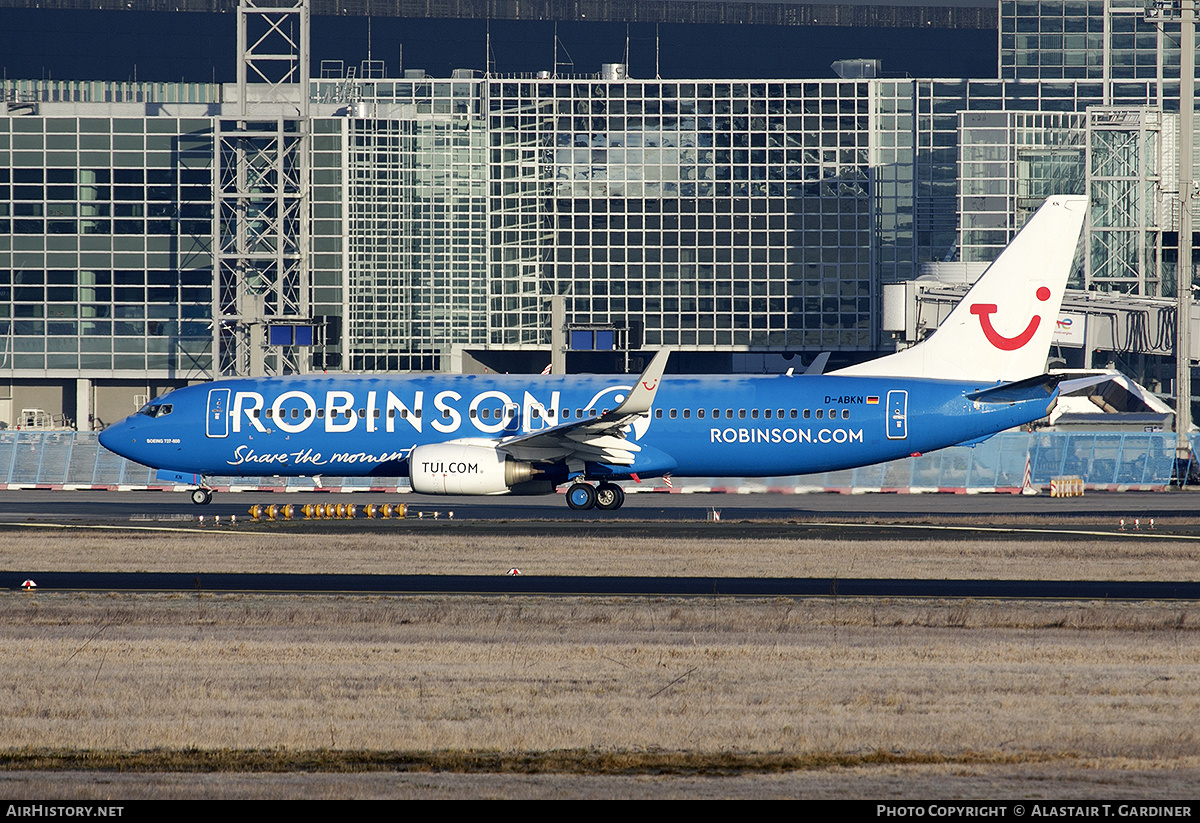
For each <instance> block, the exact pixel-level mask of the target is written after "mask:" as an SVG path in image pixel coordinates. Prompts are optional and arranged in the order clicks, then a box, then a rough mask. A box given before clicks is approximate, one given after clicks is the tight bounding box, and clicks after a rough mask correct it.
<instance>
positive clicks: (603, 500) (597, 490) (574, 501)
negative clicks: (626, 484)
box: [567, 483, 625, 511]
mask: <svg viewBox="0 0 1200 823" xmlns="http://www.w3.org/2000/svg"><path fill="white" fill-rule="evenodd" d="M624 502H625V490H624V489H622V488H621V487H620V486H618V485H616V484H615V483H601V484H600V485H599V486H598V487H597V486H592V485H591V484H590V483H573V484H572V485H571V487H570V488H569V489H567V505H568V506H570V507H571V508H572V509H590V508H598V509H605V510H607V511H611V510H613V509H619V508H621V504H622V503H624Z"/></svg>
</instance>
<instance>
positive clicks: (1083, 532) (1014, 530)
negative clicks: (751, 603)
mask: <svg viewBox="0 0 1200 823" xmlns="http://www.w3.org/2000/svg"><path fill="white" fill-rule="evenodd" d="M804 525H806V526H820V527H821V528H841V529H844V528H860V529H862V528H865V529H913V530H920V531H961V532H995V533H997V534H1068V535H1076V536H1084V537H1151V538H1156V539H1159V540H1200V534H1166V533H1164V532H1157V531H1149V530H1146V531H1124V532H1122V531H1114V532H1103V531H1093V530H1088V529H1048V528H1021V527H1016V526H1003V527H1002V526H937V525H933V524H918V523H805V524H804Z"/></svg>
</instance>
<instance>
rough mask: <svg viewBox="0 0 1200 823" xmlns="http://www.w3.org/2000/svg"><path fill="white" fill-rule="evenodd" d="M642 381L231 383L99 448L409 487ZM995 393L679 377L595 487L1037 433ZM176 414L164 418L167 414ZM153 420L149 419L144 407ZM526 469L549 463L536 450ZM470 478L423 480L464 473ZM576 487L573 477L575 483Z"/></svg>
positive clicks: (792, 468)
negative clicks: (434, 460) (469, 454)
mask: <svg viewBox="0 0 1200 823" xmlns="http://www.w3.org/2000/svg"><path fill="white" fill-rule="evenodd" d="M635 379H636V377H635V376H633V375H619V376H610V375H571V376H526V375H433V376H411V377H394V376H378V377H372V376H336V377H331V376H319V377H318V376H298V377H288V378H262V379H252V378H247V379H236V380H219V381H216V382H213V383H209V384H204V385H198V386H192V387H188V388H184V389H179V390H176V391H174V392H171V393H170V394H169V395H165V396H163V397H160V398H157V399H156V400H155V401H154V402H153V404H152V408H153V409H155V410H157V416H150V415H148V414H144V413H143V414H138V415H134V416H132V417H130V418H127V419H126V420H124V421H121V422H119V423H117V424H115V425H114V426H111V427H109V428H108V429H106V430H105V432H104V433H103V436H102V441H103V442H104V444H105V445H106V446H108V447H109V448H111V449H113V450H114V451H117V452H119V453H121V454H123V455H125V456H126V457H129V458H131V459H133V460H136V461H138V462H140V463H144V464H146V465H148V466H152V467H155V468H159V469H164V470H169V471H176V472H189V473H196V474H201V475H234V476H238V475H242V476H263V475H281V476H311V475H334V476H363V475H382V476H408V475H409V473H410V465H409V452H410V450H411V449H412V448H413V447H415V446H422V445H426V444H436V443H446V442H448V441H463V440H469V441H471V442H473V443H478V444H490V445H493V446H498V447H500V448H503V445H504V442H505V439H506V438H510V437H516V436H520V435H523V434H526V433H529V432H536V431H539V430H543V429H549V428H552V427H555V426H560V425H563V424H569V423H572V422H576V421H579V420H586V419H588V418H589V417H596V416H599V415H601V414H604V413H605V412H607V411H609V410H611V409H614V408H616V407H617V406H619V405H620V403H621V401H622V400H624V398H625V396H626V395H627V394H628V393H629V391H630V390H631V388H632V382H633V380H635ZM987 387H988V386H987V385H986V384H980V383H964V382H957V381H943V380H930V379H912V378H864V377H838V376H796V377H787V376H773V377H747V376H704V377H688V376H675V375H672V376H670V377H669V379H667V380H664V381H663V385H662V386H661V389H660V390H659V391H658V394H657V397H656V399H655V401H654V408H653V409H652V410H651V411H650V413H649V414H648V415H647V416H646V417H644V418H641V419H639V420H636V421H634V422H633V424H632V425H630V426H629V427H628V429H627V430H626V431H627V434H626V437H627V438H628V440H629V441H630V442H631V443H633V444H635V445H636V446H638V447H639V450H638V452H637V454H636V457H635V461H634V463H633V464H631V465H623V466H622V465H611V464H607V463H604V462H603V461H591V462H589V464H588V465H587V468H586V470H585V471H584V475H585V476H587V477H592V478H608V479H619V478H622V477H628V476H630V475H631V474H633V473H642V474H645V475H646V476H654V475H659V474H666V473H669V474H672V475H675V476H678V477H686V476H745V477H752V476H759V477H763V476H778V475H789V474H804V473H810V472H823V471H830V470H836V469H841V468H848V467H853V466H861V465H866V464H869V463H876V462H880V461H885V460H892V459H896V458H900V457H905V456H908V455H910V454H913V453H916V452H926V451H932V450H934V449H938V448H943V447H945V446H948V445H952V444H955V443H962V442H970V441H974V440H978V439H981V438H985V437H987V436H990V435H992V434H994V433H996V432H999V431H1003V430H1004V429H1008V428H1011V427H1013V426H1017V425H1020V424H1023V423H1028V422H1030V421H1033V420H1036V419H1038V418H1040V417H1042V416H1044V415H1045V414H1046V413H1047V407H1048V405H1049V399H1048V398H1046V399H1039V400H1027V401H1020V402H1015V403H977V402H973V401H971V400H970V399H968V398H967V397H966V395H967V394H969V393H970V392H973V391H977V390H979V389H984V388H987ZM168 407H169V412H168V413H163V412H162V410H163V409H166V408H168ZM148 408H150V407H148ZM533 451H534V453H533V454H527V455H525V458H526V459H531V460H533V461H534V462H536V460H537V455H536V449H534V450H533ZM457 462H461V463H462V465H461V466H460V465H444V466H425V467H424V468H425V470H427V471H435V472H436V471H441V472H450V473H453V472H467V473H469V472H470V471H471V470H472V469H471V466H470V461H469V460H463V461H457ZM563 479H565V478H563Z"/></svg>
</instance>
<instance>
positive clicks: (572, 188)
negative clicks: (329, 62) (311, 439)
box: [0, 0, 1179, 430]
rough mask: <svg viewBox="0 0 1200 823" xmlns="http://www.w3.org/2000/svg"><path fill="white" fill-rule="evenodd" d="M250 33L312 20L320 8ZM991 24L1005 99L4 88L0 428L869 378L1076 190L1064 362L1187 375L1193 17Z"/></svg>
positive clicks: (399, 86) (461, 79)
mask: <svg viewBox="0 0 1200 823" xmlns="http://www.w3.org/2000/svg"><path fill="white" fill-rule="evenodd" d="M264 9H265V10H264ZM240 13H241V14H243V15H244V16H245V17H246V19H247V26H248V27H250V28H252V26H253V24H254V23H255V21H258V22H260V23H261V22H262V20H264V19H267V20H269V19H271V17H270V15H271V14H287V15H297V18H298V19H299V20H301V21H302V23H303V26H302V28H303V27H306V26H307V4H306V2H305V0H297V1H296V2H294V3H293V2H291V0H274V2H272V3H271V4H270V5H264V4H261V3H260V4H257V5H256V4H251V3H246V4H244V5H243V10H242V11H241V12H240ZM999 21H1000V23H999V32H998V37H999V40H1000V48H999V55H1000V59H999V66H998V67H997V76H996V78H995V79H982V80H981V79H971V80H960V79H907V78H904V79H901V78H892V77H887V76H881V75H882V73H881V72H880V70H879V66H878V65H877V64H876V63H875V62H874V61H872V60H870V59H863V60H847V61H844V62H842V63H839V64H838V65H837V73H836V74H835V73H834V72H832V71H831V75H830V77H829V78H821V79H763V80H756V81H754V80H752V81H745V80H723V79H719V78H715V79H647V78H636V77H628V76H626V70H625V67H624V66H623V65H621V64H610V65H606V66H604V67H603V68H601V67H596V68H597V69H599V71H597V72H596V73H595V74H588V75H573V76H564V75H561V74H556V73H555V72H554V71H552V70H550V69H553V68H554V67H547V68H548V70H547V71H546V72H543V73H541V74H535V75H532V76H521V77H511V76H504V75H503V74H499V73H484V72H478V71H466V70H464V71H458V72H455V73H454V75H455V76H452V77H428V76H424V74H423V72H420V71H414V70H409V71H406V72H404V75H405V76H403V77H394V78H385V77H378V76H371V75H372V74H373V72H371V71H369V68H370V67H369V66H364V67H362V68H363V69H365V70H366V71H360V72H354V71H350V70H347V69H346V68H345V67H341V66H322V67H321V68H320V70H318V71H309V70H308V69H307V68H306V67H307V57H306V53H305V50H306V48H307V43H306V40H307V35H306V34H305V35H304V36H302V37H297V38H294V39H293V40H289V41H287V42H285V43H284V44H283V48H282V49H281V50H280V53H282V54H290V55H291V56H290V57H288V58H287V59H285V60H283V61H281V65H283V66H285V67H290V68H287V71H285V72H284V73H283V74H282V75H276V76H267V75H269V72H264V73H260V74H258V75H256V74H255V73H254V71H248V72H244V76H243V77H241V78H239V82H238V83H233V84H225V85H214V84H192V83H112V82H83V81H46V80H42V81H19V80H7V81H2V82H0V90H2V92H3V96H4V97H5V101H6V102H5V110H4V111H3V112H0V422H2V423H4V424H7V425H8V426H10V427H15V426H22V427H23V428H45V427H55V426H67V427H77V428H79V429H81V430H90V429H93V428H99V427H101V426H103V425H105V424H107V423H110V422H112V421H114V420H115V419H118V418H120V417H122V416H124V415H125V414H128V413H129V412H131V411H133V410H135V408H136V406H137V405H138V404H140V403H142V402H144V401H145V399H148V398H149V397H152V396H156V395H158V394H161V393H163V392H164V391H165V390H167V389H169V388H172V387H176V386H180V385H184V384H187V383H188V382H193V381H199V380H206V379H211V378H213V377H216V376H221V375H231V374H250V373H263V372H274V373H285V372H293V371H297V372H306V371H320V370H325V371H482V370H484V369H490V370H493V371H512V372H520V371H526V372H529V371H533V372H536V371H540V370H541V369H542V368H543V366H545V365H546V363H547V362H550V361H551V359H552V353H553V351H552V350H563V349H565V350H566V356H565V365H566V368H567V369H568V370H571V371H606V370H612V369H614V368H623V367H625V366H626V365H631V366H633V367H636V366H637V362H636V361H637V359H638V358H639V357H641V356H642V353H644V352H646V351H648V350H651V349H658V348H664V347H665V348H671V349H674V350H677V351H678V352H680V354H679V355H677V357H676V367H677V368H679V369H682V370H685V371H693V372H701V371H716V372H721V371H731V370H733V371H739V370H759V371H761V370H763V369H764V368H767V369H782V368H787V366H788V365H799V364H800V362H801V361H800V358H801V357H802V358H803V360H804V362H807V361H808V360H810V359H811V357H812V356H813V355H815V354H816V353H817V352H819V351H830V352H833V353H834V358H835V361H837V360H840V361H842V362H848V361H850V360H857V359H864V358H867V357H869V356H872V355H873V354H877V353H882V352H886V351H891V350H893V349H894V348H895V346H896V344H897V341H898V340H901V341H903V340H905V339H911V338H913V337H915V336H919V335H920V334H922V333H925V332H927V331H928V328H929V327H931V325H935V324H936V321H934V322H933V323H932V324H931V323H929V322H927V321H926V320H923V319H922V317H921V312H922V311H924V310H925V309H923V308H922V306H925V305H926V304H925V303H923V302H922V299H921V298H920V297H919V295H918V297H916V298H914V297H913V295H912V289H911V287H910V290H909V292H907V293H906V292H905V287H904V286H903V284H906V283H911V282H913V281H915V280H916V278H918V277H921V276H922V275H930V274H935V275H938V276H940V277H942V279H943V280H946V279H949V280H954V279H955V278H957V279H959V280H961V279H962V277H963V276H965V275H964V273H969V272H971V271H978V269H979V267H980V265H981V264H985V263H986V262H987V261H990V260H992V259H994V257H995V255H996V254H997V253H998V252H999V250H1000V249H1001V248H1003V246H1004V245H1005V244H1006V243H1007V242H1008V240H1009V239H1010V238H1011V237H1012V235H1013V233H1014V232H1015V231H1016V230H1018V229H1019V228H1020V226H1021V225H1022V224H1023V222H1024V220H1025V219H1026V218H1027V217H1028V216H1029V215H1030V214H1032V213H1033V211H1035V210H1036V208H1037V207H1038V205H1040V203H1041V202H1042V200H1043V199H1044V198H1045V197H1046V196H1048V195H1051V194H1058V193H1085V192H1086V193H1088V194H1090V195H1091V197H1092V214H1091V218H1090V221H1089V225H1088V226H1087V228H1086V235H1085V242H1084V243H1083V245H1082V246H1081V254H1080V256H1079V274H1078V280H1077V283H1076V285H1077V287H1078V288H1079V289H1080V290H1081V292H1080V295H1079V296H1078V299H1077V300H1075V301H1074V303H1070V301H1069V305H1068V307H1067V309H1066V310H1067V311H1069V312H1075V313H1077V316H1079V317H1080V318H1081V320H1080V323H1079V326H1080V327H1084V326H1086V328H1087V330H1088V331H1087V332H1086V333H1084V334H1076V335H1074V336H1072V335H1066V336H1064V337H1063V338H1062V339H1061V340H1060V345H1061V349H1060V352H1059V354H1060V356H1061V357H1062V359H1063V360H1064V361H1065V362H1067V363H1068V364H1069V365H1078V366H1082V365H1085V364H1088V365H1090V363H1091V361H1093V360H1095V361H1096V362H1097V363H1098V364H1101V365H1102V364H1103V363H1105V362H1109V361H1112V362H1116V363H1117V364H1118V365H1120V366H1122V367H1123V368H1125V369H1126V370H1128V371H1130V372H1133V373H1135V374H1136V375H1137V376H1139V377H1141V378H1142V379H1143V380H1146V379H1147V378H1148V377H1151V378H1152V377H1154V376H1156V375H1158V374H1159V373H1160V372H1161V373H1162V374H1166V375H1169V374H1170V373H1171V371H1172V369H1173V367H1172V366H1171V365H1170V363H1171V360H1170V358H1171V351H1172V340H1173V335H1172V334H1171V333H1170V331H1169V324H1170V322H1171V318H1172V317H1173V310H1174V309H1173V307H1174V302H1173V300H1171V299H1170V298H1171V297H1172V296H1173V295H1174V293H1175V283H1176V271H1175V266H1174V261H1175V244H1176V237H1177V235H1176V234H1175V231H1176V227H1177V221H1178V210H1179V198H1178V192H1177V188H1178V187H1177V186H1175V174H1174V172H1173V168H1174V164H1175V154H1174V147H1175V145H1176V131H1177V128H1178V126H1177V122H1178V118H1177V110H1178V105H1177V101H1178V86H1179V83H1178V76H1179V52H1178V46H1177V38H1175V39H1173V37H1172V26H1174V31H1175V32H1176V33H1177V31H1178V24H1177V23H1174V24H1173V23H1172V22H1170V20H1167V21H1166V22H1162V21H1158V22H1154V21H1149V22H1148V21H1147V20H1146V19H1145V11H1144V5H1143V3H1142V2H1140V0H1138V2H1131V1H1130V0H1001V2H1000V3H999ZM285 39H286V38H285ZM260 46H261V43H257V42H254V41H253V38H250V39H248V40H247V41H246V43H245V44H243V46H242V48H241V53H242V56H243V57H244V58H245V59H244V60H243V66H250V67H251V69H253V67H254V65H255V60H256V59H261V60H265V59H266V58H267V57H268V56H270V55H266V54H263V53H261V52H260V53H255V52H254V51H253V49H254V48H258V47H260ZM1172 49H1174V50H1172ZM276 56H277V55H276ZM868 57H869V56H868ZM288 60H290V61H291V62H288ZM261 65H267V64H266V63H265V62H264V63H261ZM301 68H304V69H305V71H304V74H303V75H298V74H296V72H297V71H299V70H300V69H301ZM288 71H290V72H291V74H290V75H289V74H288V73H287V72H288ZM364 74H366V75H367V76H365V77H364V76H363V75H364ZM312 75H317V76H312ZM839 75H840V76H839ZM256 79H257V80H260V81H264V82H258V83H256V82H254V81H255V80H256ZM897 288H898V289H899V291H897V290H896V289H897ZM946 288H947V289H948V292H947V294H949V293H952V292H953V291H954V287H953V284H949V285H947V286H946ZM933 291H934V292H936V291H937V290H936V289H934V290H933ZM958 293H961V291H959V292H958ZM905 294H907V295H908V298H907V299H909V300H910V304H908V305H907V306H904V305H901V306H900V315H898V316H899V317H900V320H899V321H898V322H897V320H896V319H895V318H896V316H892V315H889V317H888V318H886V319H885V316H884V315H885V311H884V309H885V303H887V302H888V301H889V300H892V299H893V297H894V298H896V299H899V300H900V302H901V304H903V301H904V299H905V298H904V297H903V295H905ZM889 295H891V296H893V297H889ZM947 299H948V298H947ZM929 305H934V306H935V309H933V310H931V311H933V312H934V314H936V294H935V295H934V301H933V303H931V304H929ZM885 320H886V322H885ZM558 356H559V358H560V360H559V361H558V362H559V363H560V364H561V363H562V362H563V355H562V354H561V353H559V354H558ZM789 361H791V362H790V363H789ZM560 367H561V365H560ZM1162 382H1163V384H1164V389H1165V388H1166V385H1165V384H1167V383H1169V378H1166V377H1164V378H1162Z"/></svg>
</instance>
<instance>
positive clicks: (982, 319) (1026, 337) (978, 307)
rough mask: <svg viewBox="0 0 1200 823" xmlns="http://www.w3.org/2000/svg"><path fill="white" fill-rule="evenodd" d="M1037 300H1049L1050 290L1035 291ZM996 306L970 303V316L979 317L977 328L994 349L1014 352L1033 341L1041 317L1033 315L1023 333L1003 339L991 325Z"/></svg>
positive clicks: (1044, 288)
mask: <svg viewBox="0 0 1200 823" xmlns="http://www.w3.org/2000/svg"><path fill="white" fill-rule="evenodd" d="M1037 299H1038V300H1041V301H1042V302H1043V303H1044V302H1045V301H1047V300H1049V299H1050V289H1048V288H1046V287H1045V286H1042V287H1041V288H1039V289H1038V290H1037ZM996 309H997V306H996V304H995V303H972V304H971V314H977V315H979V326H980V328H982V329H983V336H984V337H986V338H987V339H988V342H989V343H991V344H992V345H993V346H995V347H996V348H998V349H1000V350H1001V351H1016V350H1017V349H1019V348H1021V347H1022V346H1024V345H1025V344H1026V343H1028V342H1029V341H1030V340H1032V339H1033V335H1034V334H1035V333H1037V330H1038V326H1039V325H1040V324H1041V322H1042V317H1041V315H1038V314H1035V315H1034V316H1033V317H1032V318H1030V320H1029V325H1028V326H1026V327H1025V331H1023V332H1021V333H1020V334H1018V335H1017V336H1016V337H1005V336H1004V335H1002V334H1001V333H1000V332H998V331H996V328H995V326H993V325H992V315H993V314H994V313H995V312H996Z"/></svg>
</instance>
